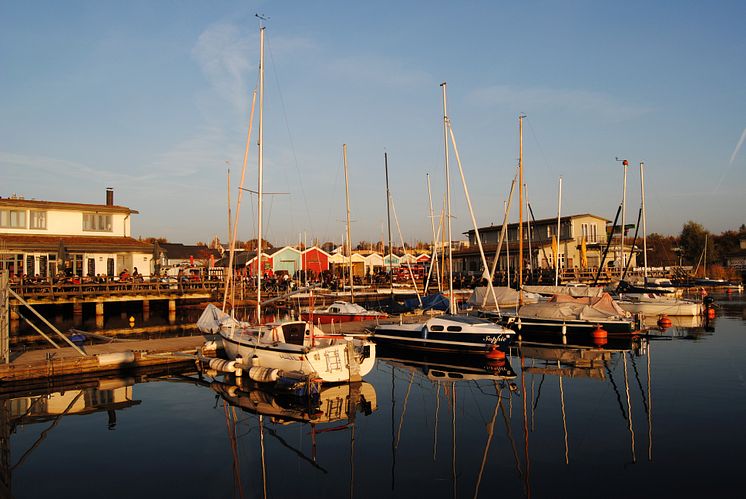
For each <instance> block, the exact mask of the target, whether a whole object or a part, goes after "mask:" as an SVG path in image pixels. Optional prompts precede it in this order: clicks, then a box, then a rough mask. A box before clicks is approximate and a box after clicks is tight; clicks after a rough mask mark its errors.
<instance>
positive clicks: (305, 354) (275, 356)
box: [197, 27, 376, 383]
mask: <svg viewBox="0 0 746 499" xmlns="http://www.w3.org/2000/svg"><path fill="white" fill-rule="evenodd" d="M264 30H265V28H264V27H261V28H260V32H259V33H260V37H259V40H260V59H259V140H258V150H259V159H258V170H259V175H258V189H257V193H258V195H257V197H258V210H257V211H258V235H257V250H258V251H257V272H256V274H257V310H256V324H251V323H248V322H242V321H238V320H237V319H235V318H234V317H232V316H231V315H229V314H227V313H225V312H223V311H221V310H220V309H218V308H217V307H215V306H214V305H208V307H207V308H206V309H205V311H204V312H203V313H202V316H201V317H200V319H199V321H198V323H197V326H198V327H199V329H200V331H202V332H203V333H211V334H216V333H217V334H219V335H220V337H221V338H222V340H223V346H224V349H225V353H226V355H227V357H228V358H229V359H230V360H233V361H236V364H237V365H238V366H239V367H242V368H251V367H263V368H269V369H270V370H269V371H264V373H266V376H267V378H266V381H273V380H274V379H273V378H276V377H278V376H281V375H282V373H283V372H289V371H295V372H299V373H301V374H302V375H304V376H308V377H311V378H316V379H320V380H321V381H322V382H327V383H336V382H345V381H359V380H360V379H361V377H362V376H364V375H366V374H367V373H368V372H370V370H371V369H373V365H374V364H375V357H376V356H375V344H373V343H372V342H371V341H370V340H368V339H367V338H355V337H351V336H346V335H342V334H326V333H324V331H322V330H321V329H320V328H318V327H316V326H314V325H313V324H312V323H309V322H305V321H302V320H294V321H281V322H273V323H269V324H262V313H261V312H262V309H261V303H262V300H261V289H262V286H261V284H262V282H261V280H262V272H261V268H262V252H261V248H262V193H263V186H262V182H263V173H264V172H263V153H264V149H263V134H262V116H263V107H264Z"/></svg>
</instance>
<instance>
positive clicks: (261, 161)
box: [256, 26, 265, 324]
mask: <svg viewBox="0 0 746 499" xmlns="http://www.w3.org/2000/svg"><path fill="white" fill-rule="evenodd" d="M264 30H265V28H264V27H263V26H262V27H261V28H260V29H259V140H258V143H257V149H258V152H259V160H258V170H259V174H258V175H259V176H258V180H257V184H258V185H257V197H258V198H259V200H258V203H257V213H258V215H257V217H258V222H257V237H256V239H257V241H256V322H257V324H261V322H262V195H263V193H264V188H263V185H262V184H263V181H264Z"/></svg>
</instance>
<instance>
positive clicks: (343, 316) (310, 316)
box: [300, 301, 388, 324]
mask: <svg viewBox="0 0 746 499" xmlns="http://www.w3.org/2000/svg"><path fill="white" fill-rule="evenodd" d="M300 316H301V318H302V319H303V320H307V321H311V322H313V323H315V324H330V323H340V322H350V321H368V320H375V319H384V318H386V317H388V314H386V313H384V312H377V311H375V310H366V309H365V308H363V307H361V306H360V305H358V304H357V303H350V302H348V301H335V302H334V303H332V304H331V305H329V306H328V307H326V308H320V309H315V310H312V311H309V312H301V314H300Z"/></svg>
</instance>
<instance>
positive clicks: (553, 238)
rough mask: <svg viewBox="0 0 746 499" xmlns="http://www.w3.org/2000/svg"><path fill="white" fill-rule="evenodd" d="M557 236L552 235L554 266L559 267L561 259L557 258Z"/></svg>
mask: <svg viewBox="0 0 746 499" xmlns="http://www.w3.org/2000/svg"><path fill="white" fill-rule="evenodd" d="M557 253H558V251H557V238H556V237H555V236H552V258H553V259H554V266H555V267H557V266H558V263H559V259H558V258H557Z"/></svg>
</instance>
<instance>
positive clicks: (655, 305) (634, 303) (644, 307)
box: [616, 161, 707, 316]
mask: <svg viewBox="0 0 746 499" xmlns="http://www.w3.org/2000/svg"><path fill="white" fill-rule="evenodd" d="M640 192H641V205H642V208H641V209H642V245H643V251H642V253H643V275H644V281H643V292H634V291H632V292H623V291H622V289H623V288H621V287H620V290H619V299H617V301H616V302H617V303H618V304H619V306H620V307H621V308H622V309H624V310H626V311H628V312H630V313H633V314H639V313H642V314H645V315H653V316H661V315H664V314H665V315H688V316H695V315H702V314H703V313H704V310H705V306H704V304H703V303H702V302H696V301H692V300H682V299H680V298H673V297H663V296H661V295H659V294H657V293H651V292H649V291H648V292H645V291H646V288H647V284H648V252H647V234H646V232H647V227H646V217H647V215H646V213H645V170H644V163H643V162H642V161H641V162H640ZM705 248H707V246H706V245H705ZM622 282H624V281H622ZM620 284H621V283H620Z"/></svg>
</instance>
